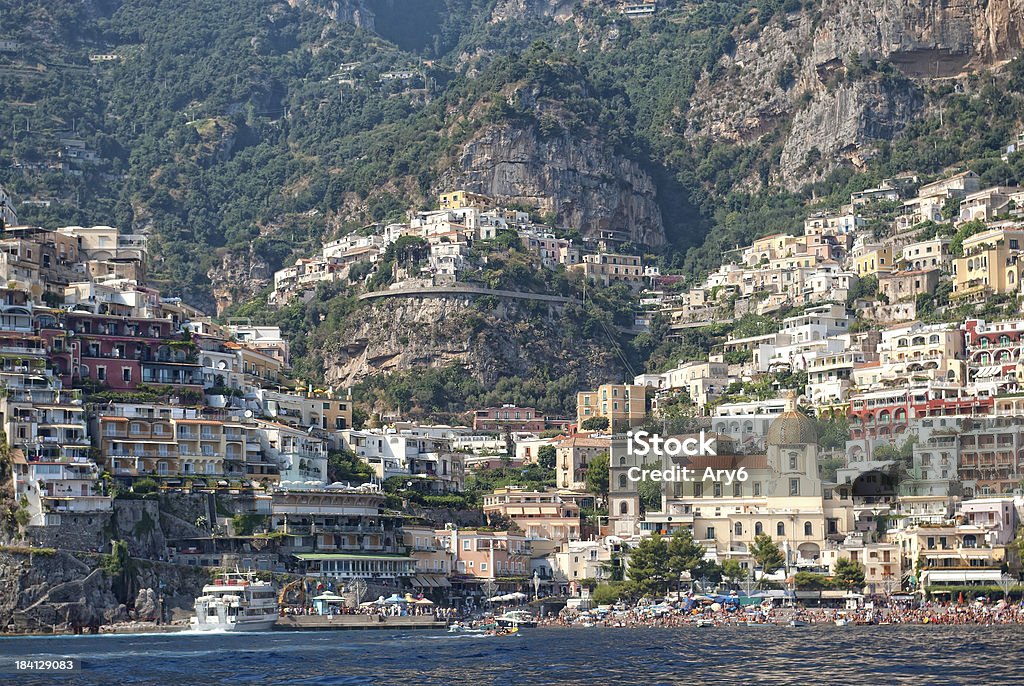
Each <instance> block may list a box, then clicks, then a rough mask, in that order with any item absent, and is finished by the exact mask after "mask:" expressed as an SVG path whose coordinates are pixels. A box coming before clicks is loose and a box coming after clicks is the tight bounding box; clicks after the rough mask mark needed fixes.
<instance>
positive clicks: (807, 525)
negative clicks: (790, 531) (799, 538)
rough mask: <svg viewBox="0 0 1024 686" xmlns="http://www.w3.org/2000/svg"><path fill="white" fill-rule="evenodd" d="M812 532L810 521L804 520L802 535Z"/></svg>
mask: <svg viewBox="0 0 1024 686" xmlns="http://www.w3.org/2000/svg"><path fill="white" fill-rule="evenodd" d="M813 534H814V527H813V526H812V525H811V523H810V522H804V536H811V535H813Z"/></svg>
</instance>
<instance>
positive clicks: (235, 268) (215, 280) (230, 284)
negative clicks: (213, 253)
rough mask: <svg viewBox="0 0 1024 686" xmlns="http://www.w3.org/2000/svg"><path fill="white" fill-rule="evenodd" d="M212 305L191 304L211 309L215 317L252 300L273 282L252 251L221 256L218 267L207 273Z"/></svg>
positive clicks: (266, 266) (262, 263)
mask: <svg viewBox="0 0 1024 686" xmlns="http://www.w3.org/2000/svg"><path fill="white" fill-rule="evenodd" d="M207 276H208V277H209V278H210V283H211V291H212V294H213V301H212V302H211V303H195V304H196V305H197V306H199V307H204V306H205V307H207V308H209V307H210V306H211V305H212V306H213V308H214V311H216V313H217V314H220V313H221V312H223V311H224V310H225V309H227V308H228V307H230V306H231V305H234V304H235V303H239V302H244V301H246V300H248V299H249V298H252V297H253V296H255V295H256V294H257V293H259V292H260V291H261V290H263V289H264V288H266V286H267V285H268V284H269V283H270V282H271V280H272V279H273V278H274V274H273V272H272V270H271V269H270V265H268V264H267V262H266V260H264V259H263V258H261V257H260V256H259V255H257V254H256V253H255V251H253V250H252V247H251V246H250V248H249V251H248V253H225V254H224V256H223V257H222V258H221V261H220V264H219V265H217V266H216V267H214V268H212V269H210V270H209V272H207Z"/></svg>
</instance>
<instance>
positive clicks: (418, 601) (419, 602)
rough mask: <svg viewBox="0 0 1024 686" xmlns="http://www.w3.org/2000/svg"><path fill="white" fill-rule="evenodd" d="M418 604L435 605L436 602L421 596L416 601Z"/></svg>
mask: <svg viewBox="0 0 1024 686" xmlns="http://www.w3.org/2000/svg"><path fill="white" fill-rule="evenodd" d="M416 604H417V605H433V604H434V603H433V601H431V600H427V599H426V598H420V599H419V600H417V601H416Z"/></svg>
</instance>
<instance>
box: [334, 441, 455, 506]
mask: <svg viewBox="0 0 1024 686" xmlns="http://www.w3.org/2000/svg"><path fill="white" fill-rule="evenodd" d="M341 436H342V442H343V445H345V446H346V447H347V448H348V449H349V450H351V451H352V452H354V453H355V454H356V455H358V456H359V458H360V459H361V460H362V461H363V462H366V463H367V464H368V465H370V467H372V468H373V470H374V472H375V474H376V476H377V478H378V479H381V480H383V479H387V478H389V477H392V476H405V477H416V479H417V480H418V481H421V482H423V483H426V484H427V485H428V487H429V488H431V489H432V490H434V491H436V492H441V493H444V492H449V491H460V490H462V486H463V483H464V481H465V463H464V457H463V455H461V454H460V453H456V452H454V450H453V448H452V441H451V438H450V437H449V436H438V435H429V433H428V432H423V431H417V430H416V429H402V430H400V431H399V430H395V429H388V430H383V431H382V430H379V429H375V430H362V431H356V430H349V431H343V432H341Z"/></svg>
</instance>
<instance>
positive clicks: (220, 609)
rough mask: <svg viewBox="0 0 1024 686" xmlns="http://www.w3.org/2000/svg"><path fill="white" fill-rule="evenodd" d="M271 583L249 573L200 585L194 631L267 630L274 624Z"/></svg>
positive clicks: (273, 599) (230, 575) (273, 593)
mask: <svg viewBox="0 0 1024 686" xmlns="http://www.w3.org/2000/svg"><path fill="white" fill-rule="evenodd" d="M277 600H278V599H277V591H276V590H275V587H274V584H272V583H270V582H267V581H261V580H259V579H257V578H256V576H255V575H254V574H252V573H239V572H235V573H228V574H224V575H223V576H222V577H220V578H218V579H217V580H216V581H213V582H212V583H209V584H207V585H205V586H203V595H201V596H199V597H198V598H196V614H195V616H194V617H192V619H191V622H190V628H191V629H192V630H194V631H269V630H270V629H272V628H273V627H274V624H276V623H277Z"/></svg>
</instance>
